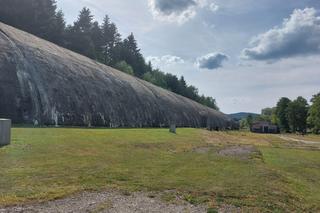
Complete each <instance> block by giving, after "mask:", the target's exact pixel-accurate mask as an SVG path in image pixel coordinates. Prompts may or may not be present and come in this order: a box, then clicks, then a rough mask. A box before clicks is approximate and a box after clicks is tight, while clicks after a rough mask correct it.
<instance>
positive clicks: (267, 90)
mask: <svg viewBox="0 0 320 213" xmlns="http://www.w3.org/2000/svg"><path fill="white" fill-rule="evenodd" d="M57 2H58V7H59V8H61V9H62V10H63V11H64V13H65V17H66V19H67V22H68V23H72V22H73V21H74V20H75V19H76V18H77V15H78V13H79V11H80V10H81V8H82V7H84V6H86V7H88V8H90V9H91V10H92V13H93V14H94V15H95V19H96V20H98V21H99V22H101V21H102V19H103V17H104V15H105V14H108V15H109V16H110V18H111V20H112V21H113V22H115V23H116V24H117V26H118V28H119V31H120V33H121V34H122V35H123V36H127V35H128V34H129V33H130V32H133V33H134V34H135V36H136V38H137V40H138V42H139V46H140V48H141V50H142V53H143V55H144V56H145V57H146V58H147V59H148V60H151V61H152V63H153V64H154V66H155V67H159V68H160V69H161V70H163V71H165V72H170V73H173V74H176V75H183V76H185V78H186V80H187V81H188V82H189V83H190V84H193V85H195V86H197V87H198V88H199V91H200V93H204V94H205V95H209V96H212V97H214V98H216V100H217V102H218V105H219V107H220V108H221V110H222V111H223V112H225V113H232V112H240V111H250V112H260V110H261V109H262V108H265V107H271V106H274V105H275V104H276V102H277V100H278V99H279V98H280V97H282V96H286V97H289V98H295V97H297V96H300V95H301V96H304V97H306V98H310V97H311V96H312V95H313V94H316V93H318V92H320V1H319V0H281V1H280V0H259V1H257V0H135V1H128V0H58V1H57Z"/></svg>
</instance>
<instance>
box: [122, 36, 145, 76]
mask: <svg viewBox="0 0 320 213" xmlns="http://www.w3.org/2000/svg"><path fill="white" fill-rule="evenodd" d="M120 57H121V59H122V60H124V61H126V62H127V63H128V64H129V65H130V66H132V68H133V70H134V74H135V75H136V76H137V77H140V78H142V77H143V75H144V74H145V73H146V72H147V65H146V62H145V60H144V58H143V56H142V54H141V53H140V49H139V48H138V44H137V41H136V39H135V37H134V35H133V33H131V34H130V35H129V36H128V37H127V38H126V39H124V41H123V44H122V47H121V56H120Z"/></svg>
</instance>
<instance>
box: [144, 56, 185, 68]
mask: <svg viewBox="0 0 320 213" xmlns="http://www.w3.org/2000/svg"><path fill="white" fill-rule="evenodd" d="M146 60H147V61H148V62H151V64H152V65H153V66H154V67H157V68H160V67H165V66H170V65H175V64H183V63H184V60H183V59H182V58H180V57H178V56H173V55H164V56H160V57H158V56H149V57H147V59H146Z"/></svg>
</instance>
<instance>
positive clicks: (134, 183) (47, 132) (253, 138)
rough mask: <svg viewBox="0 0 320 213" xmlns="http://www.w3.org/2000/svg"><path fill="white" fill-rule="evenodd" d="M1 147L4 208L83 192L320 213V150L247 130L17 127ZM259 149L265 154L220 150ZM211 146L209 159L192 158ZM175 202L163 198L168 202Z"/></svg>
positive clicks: (201, 155)
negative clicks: (152, 194) (160, 194)
mask: <svg viewBox="0 0 320 213" xmlns="http://www.w3.org/2000/svg"><path fill="white" fill-rule="evenodd" d="M12 134H13V138H12V145H10V146H7V147H4V148H1V149H0V172H1V173H0V206H4V205H12V204H19V203H26V202H37V201H45V200H51V199H56V198H60V197H63V196H67V195H70V194H72V193H76V192H79V191H82V190H104V189H108V188H117V189H119V190H123V191H126V192H128V193H129V192H130V191H136V190H146V191H167V190H170V191H169V192H170V193H176V194H180V195H181V197H184V198H185V199H186V200H187V201H189V202H190V203H193V204H197V203H207V204H208V205H209V207H211V208H212V209H216V208H217V207H218V206H219V205H222V204H231V205H234V206H239V207H241V208H242V209H243V211H247V212H252V211H256V212H261V211H262V212H283V211H288V212H305V211H312V212H315V211H320V151H319V149H316V148H312V149H311V148H310V147H303V146H301V144H300V145H297V144H296V143H294V142H292V143H290V142H288V141H283V140H281V139H280V138H277V137H275V136H272V135H257V134H252V133H248V132H207V131H204V130H197V129H178V134H177V135H174V134H170V133H169V132H168V130H167V129H63V128H61V129H60V128H59V129H45V128H44V129H33V128H14V129H13V132H12ZM235 144H241V145H243V144H250V145H254V146H255V147H256V148H257V149H258V150H259V151H260V152H261V156H260V157H256V156H252V157H249V158H245V159H243V158H238V157H225V156H220V155H218V154H217V150H220V149H221V148H223V147H226V146H231V145H235ZM208 146H209V147H210V151H209V152H206V153H199V152H195V151H194V150H195V149H196V148H199V147H208ZM169 198H174V194H172V195H170V194H166V195H165V196H164V199H169Z"/></svg>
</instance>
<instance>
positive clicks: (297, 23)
mask: <svg viewBox="0 0 320 213" xmlns="http://www.w3.org/2000/svg"><path fill="white" fill-rule="evenodd" d="M251 45H252V47H251V48H246V49H244V50H243V51H242V55H241V57H242V58H244V59H254V60H279V59H282V58H290V57H294V56H306V55H312V54H319V53H320V17H319V16H317V11H316V10H315V9H314V8H306V9H304V10H300V9H296V10H294V12H293V13H292V15H291V16H290V18H288V19H285V20H284V21H283V24H282V26H281V27H274V28H273V29H271V30H269V31H267V32H265V33H263V34H260V35H258V36H257V37H256V38H254V39H253V40H252V42H251Z"/></svg>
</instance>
